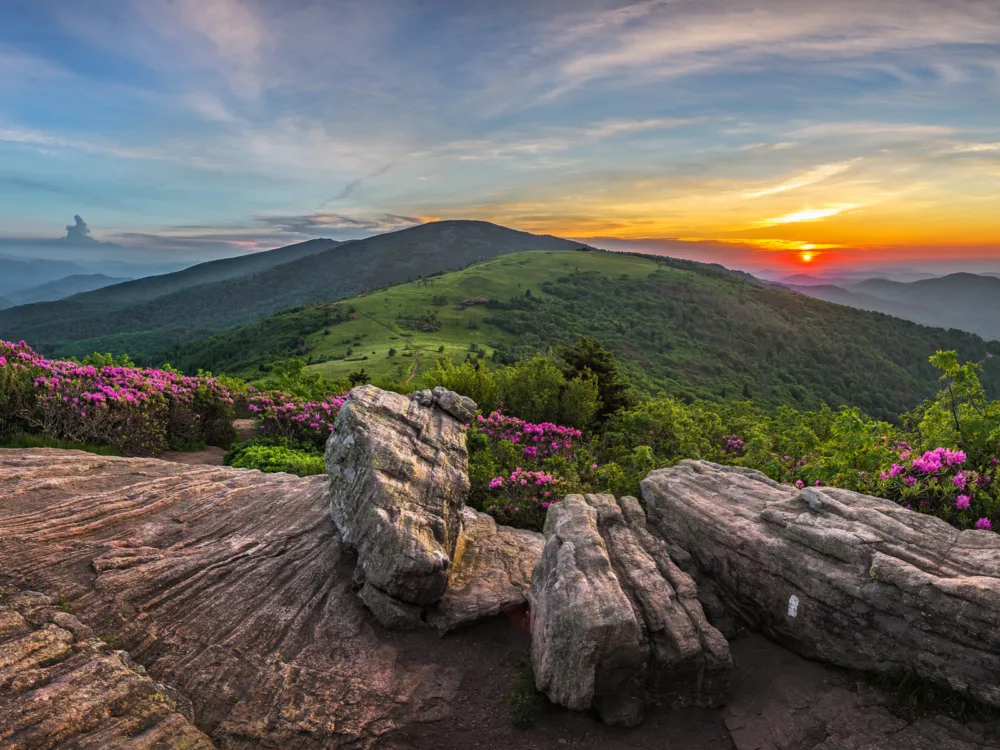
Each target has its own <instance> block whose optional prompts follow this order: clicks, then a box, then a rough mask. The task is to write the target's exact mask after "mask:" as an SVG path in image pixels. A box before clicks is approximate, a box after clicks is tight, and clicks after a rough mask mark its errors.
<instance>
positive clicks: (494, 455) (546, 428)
mask: <svg viewBox="0 0 1000 750" xmlns="http://www.w3.org/2000/svg"><path fill="white" fill-rule="evenodd" d="M581 437H582V433H581V431H580V430H578V429H576V428H575V427H567V426H563V425H557V424H553V423H551V422H538V423H535V422H528V421H525V420H522V419H517V418H516V417H511V416H508V415H506V414H502V413H501V412H498V411H494V412H491V413H490V414H489V416H485V417H484V416H481V415H480V416H478V417H477V418H476V421H475V422H474V423H473V424H472V425H470V426H469V432H468V446H469V479H470V482H471V485H472V490H471V494H470V499H469V504H470V505H472V506H473V507H474V508H476V509H477V510H480V511H483V512H484V513H489V514H490V515H492V516H493V517H494V518H496V519H497V521H499V522H500V523H503V524H507V525H510V526H517V527H520V528H529V529H536V530H540V529H541V528H542V525H543V524H544V523H545V512H546V510H547V508H548V507H549V505H551V504H552V503H555V502H559V500H561V499H562V498H563V497H564V496H565V495H567V494H569V493H573V492H592V491H595V489H596V485H595V479H596V476H597V470H598V465H597V463H595V462H594V461H593V459H592V457H591V455H590V452H589V450H587V449H586V448H585V447H584V446H583V445H581Z"/></svg>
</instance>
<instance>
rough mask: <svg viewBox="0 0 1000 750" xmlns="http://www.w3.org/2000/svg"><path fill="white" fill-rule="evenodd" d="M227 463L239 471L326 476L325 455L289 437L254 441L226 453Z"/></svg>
mask: <svg viewBox="0 0 1000 750" xmlns="http://www.w3.org/2000/svg"><path fill="white" fill-rule="evenodd" d="M223 463H225V464H226V465H227V466H232V467H234V468H237V469H257V470H259V471H263V472H265V473H276V472H284V473H286V474H295V475H297V476H300V477H305V476H310V475H312V474H322V473H323V454H322V453H320V452H318V451H316V450H315V449H314V448H312V447H311V446H308V445H304V444H302V443H298V442H295V441H293V440H288V439H285V438H254V439H252V440H248V441H246V442H245V443H239V444H238V445H236V446H234V447H233V448H231V449H230V450H229V452H228V453H226V455H225V458H224V459H223Z"/></svg>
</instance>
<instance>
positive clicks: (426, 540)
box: [325, 386, 475, 605]
mask: <svg viewBox="0 0 1000 750" xmlns="http://www.w3.org/2000/svg"><path fill="white" fill-rule="evenodd" d="M470 413H471V414H473V415H474V414H475V404H474V403H473V402H471V401H470V400H469V399H466V398H463V397H460V396H457V395H456V394H453V393H450V392H449V391H444V389H440V390H438V389H435V391H434V392H429V391H418V392H417V393H415V394H413V396H412V397H407V396H402V395H400V394H398V393H392V392H389V391H383V390H380V389H378V388H376V387H374V386H359V387H357V388H355V389H354V390H352V391H351V394H350V398H348V400H347V401H346V402H345V403H344V405H343V406H342V407H341V409H340V413H339V414H338V416H337V420H336V423H335V426H334V431H333V433H332V434H331V435H330V440H329V442H328V443H327V448H326V459H325V460H326V470H327V473H328V474H329V477H330V499H331V510H332V515H333V520H334V522H335V523H336V525H337V528H338V529H339V530H340V533H341V537H342V538H343V540H344V542H345V543H346V544H348V545H350V546H351V547H353V548H354V549H355V550H356V551H357V554H358V566H359V569H360V570H359V573H360V574H361V575H360V578H361V579H362V580H363V581H364V584H365V585H366V586H370V587H373V588H375V589H378V591H379V592H381V593H382V594H385V595H387V596H389V597H392V598H393V599H396V600H399V601H400V602H402V603H404V604H416V605H428V604H434V603H436V602H438V601H439V600H440V599H441V597H442V596H444V592H445V590H446V589H447V587H448V578H449V576H450V574H451V558H452V555H453V554H454V552H455V545H456V543H457V541H458V535H459V532H460V531H461V518H460V511H461V509H462V506H463V505H464V504H465V500H466V498H467V497H468V494H469V478H468V451H467V450H466V447H465V429H466V428H465V422H464V421H459V418H456V416H455V414H459V415H460V418H461V419H466V418H467V417H468V415H469V414H470ZM376 596H377V593H374V592H373V593H372V594H371V598H372V599H373V600H374V598H375V597H376Z"/></svg>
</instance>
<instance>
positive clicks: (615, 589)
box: [529, 495, 732, 725]
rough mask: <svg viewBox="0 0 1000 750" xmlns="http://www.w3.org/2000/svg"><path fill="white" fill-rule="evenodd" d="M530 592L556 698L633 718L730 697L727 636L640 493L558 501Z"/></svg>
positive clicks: (541, 675)
mask: <svg viewBox="0 0 1000 750" xmlns="http://www.w3.org/2000/svg"><path fill="white" fill-rule="evenodd" d="M529 600H530V603H531V617H532V642H531V659H532V665H533V667H534V672H535V680H536V684H537V686H538V688H539V689H540V690H542V691H543V692H545V693H546V695H548V697H549V698H550V699H551V700H552V701H553V702H554V703H558V704H560V705H563V706H567V707H568V708H572V709H576V710H584V709H588V708H591V707H593V708H595V709H596V710H597V711H598V713H599V714H600V715H601V718H602V719H603V720H604V721H605V722H606V723H610V724H624V725H634V724H636V723H638V722H639V721H641V719H642V717H643V715H644V713H645V711H646V709H647V707H648V706H650V705H712V704H714V703H716V702H717V701H718V700H719V699H720V698H721V694H722V692H723V690H724V687H725V684H726V680H727V676H728V673H729V670H730V669H731V667H732V660H731V657H730V654H729V646H728V643H727V642H726V640H725V638H724V637H723V636H722V634H721V633H719V632H718V631H717V630H716V629H715V628H714V627H712V626H711V625H710V624H709V623H708V621H707V620H706V618H705V615H704V613H703V611H702V607H701V605H700V604H699V602H698V599H697V591H696V587H695V585H694V582H693V581H692V580H691V578H690V577H689V576H688V575H687V574H685V573H684V572H682V571H681V570H680V569H679V568H678V567H677V566H676V565H675V564H674V563H673V562H672V561H671V559H670V556H669V554H668V553H667V550H666V547H665V545H664V544H663V542H662V541H661V540H659V539H657V538H656V537H655V536H654V535H652V534H651V533H650V532H649V530H648V529H647V527H646V519H645V516H644V514H643V511H642V508H641V507H640V506H639V503H638V502H637V501H636V500H635V498H630V497H624V498H622V499H621V501H616V500H615V498H614V496H612V495H570V496H568V497H566V498H565V499H564V500H563V501H562V502H560V503H557V504H555V505H552V506H550V508H549V511H548V515H547V517H546V521H545V548H544V552H543V555H542V559H541V561H540V562H539V564H538V566H537V567H536V569H535V572H534V577H533V580H532V586H531V592H530V594H529Z"/></svg>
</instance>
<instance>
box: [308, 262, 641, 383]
mask: <svg viewBox="0 0 1000 750" xmlns="http://www.w3.org/2000/svg"><path fill="white" fill-rule="evenodd" d="M656 267H657V264H656V262H655V261H651V260H647V259H644V258H633V257H624V256H623V257H610V258H609V257H608V256H607V255H604V254H599V253H580V252H575V251H572V250H562V251H545V252H541V251H535V252H528V253H517V254H514V255H507V256H504V257H502V258H497V259H496V260H492V261H489V262H487V263H482V264H479V265H476V266H472V267H470V268H467V269H465V270H463V271H455V272H452V273H449V274H447V275H446V276H441V277H435V278H430V279H426V280H421V281H415V282H410V283H408V284H402V285H400V286H396V287H392V288H391V289H387V290H385V291H382V292H376V293H374V294H369V295H365V296H360V297H355V298H353V299H351V300H349V301H347V303H349V304H351V305H353V306H354V308H355V310H356V311H357V318H355V319H353V320H350V321H347V322H345V323H341V324H339V325H336V326H332V327H330V328H329V331H330V333H329V334H328V335H327V334H325V333H324V331H325V330H327V329H324V330H319V331H315V332H314V333H312V334H311V335H309V336H308V344H309V345H310V346H312V347H314V348H313V349H312V350H311V351H310V352H309V356H311V357H312V358H313V359H314V360H324V361H321V362H319V363H317V364H313V365H311V366H310V367H309V369H310V370H315V371H317V372H319V373H321V374H322V375H324V376H325V377H328V378H330V379H333V380H338V379H341V378H344V377H346V376H347V375H348V374H349V373H351V372H353V371H355V370H359V369H361V368H364V369H365V370H366V371H367V372H368V374H369V375H371V376H372V377H373V378H379V377H386V376H389V377H394V378H406V377H408V376H409V375H410V374H411V373H414V377H416V376H417V375H420V374H421V373H423V372H425V371H426V370H428V369H434V368H435V367H437V362H438V361H439V360H441V359H444V358H448V359H451V360H452V361H461V360H463V359H464V358H465V356H466V354H468V353H469V351H470V347H471V345H473V344H475V345H476V346H477V347H478V348H481V349H482V350H483V351H484V352H485V361H486V362H489V361H490V356H491V355H492V353H493V349H494V347H493V346H491V344H492V343H499V342H503V343H504V344H512V343H514V338H515V337H514V336H512V335H511V334H510V333H509V332H507V331H504V330H502V329H500V328H497V327H495V326H492V325H490V324H489V323H487V322H486V321H485V318H486V317H487V316H488V314H489V310H488V309H487V308H486V307H485V306H483V305H473V306H470V307H467V308H465V309H459V303H460V302H461V301H462V300H465V299H474V298H476V297H485V298H487V299H497V300H503V301H506V300H508V299H510V298H511V297H516V296H521V295H524V294H525V293H526V292H527V291H528V290H529V289H530V290H531V293H532V295H535V296H539V297H544V296H545V294H544V292H542V291H541V289H540V288H539V287H540V285H541V283H542V282H543V281H546V280H552V281H554V280H555V279H557V278H558V277H559V276H562V275H565V274H567V273H571V272H573V271H574V270H580V271H584V270H591V271H598V272H611V271H613V272H614V273H615V274H616V275H619V276H620V275H622V274H626V275H629V276H638V275H648V274H649V273H652V272H653V271H654V270H656ZM435 297H437V298H438V299H439V300H440V299H442V298H443V299H444V300H446V301H447V303H446V304H437V305H435V304H434V298H435ZM432 314H433V315H434V316H435V317H436V318H437V320H438V322H439V323H440V326H441V327H440V330H437V331H419V330H414V329H413V328H412V327H409V326H408V325H407V319H408V318H410V319H412V318H417V317H420V316H427V315H432ZM442 347H443V351H442V350H441V349H442ZM348 349H350V350H352V351H351V354H350V355H348V354H347V351H348ZM390 349H395V350H396V352H397V353H396V355H395V356H394V357H390V356H389V350H390ZM362 357H367V359H362Z"/></svg>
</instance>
